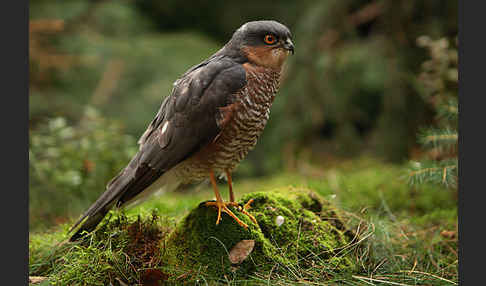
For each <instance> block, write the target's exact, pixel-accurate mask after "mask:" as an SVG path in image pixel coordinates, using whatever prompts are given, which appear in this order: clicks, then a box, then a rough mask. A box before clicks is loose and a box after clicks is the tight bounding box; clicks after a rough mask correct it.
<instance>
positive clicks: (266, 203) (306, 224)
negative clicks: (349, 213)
mask: <svg viewBox="0 0 486 286" xmlns="http://www.w3.org/2000/svg"><path fill="white" fill-rule="evenodd" d="M250 199H253V200H254V201H253V203H252V204H251V209H250V210H249V212H250V213H251V214H252V215H253V216H254V217H255V218H256V220H257V222H258V225H256V224H255V223H253V222H252V221H251V220H250V219H249V218H248V217H247V216H246V215H244V214H243V213H241V212H239V211H238V210H236V209H234V213H235V214H236V215H237V216H238V217H239V218H240V219H241V220H243V221H244V222H245V223H247V224H248V226H249V227H248V229H244V228H242V227H241V226H239V225H238V224H237V223H236V222H235V221H234V220H233V219H232V218H231V217H230V216H228V215H227V214H225V213H223V215H222V216H223V217H222V221H221V222H220V223H219V224H218V225H216V224H215V222H216V218H217V212H216V210H215V209H214V208H211V207H206V206H204V204H203V203H202V204H200V205H199V206H198V207H197V208H196V209H194V210H193V211H191V212H190V213H189V214H188V215H187V216H186V217H184V219H183V220H182V221H180V223H179V224H178V225H177V226H176V228H175V229H174V230H173V232H172V233H171V234H170V235H169V236H168V237H167V240H166V247H165V250H166V251H165V255H164V260H165V261H167V263H168V265H170V266H171V270H170V271H171V272H172V274H173V275H172V276H173V277H180V276H182V277H184V279H185V280H197V279H201V278H202V277H204V278H205V279H208V278H210V279H228V277H231V278H232V279H244V278H248V277H249V276H250V275H254V274H255V273H260V274H262V273H269V272H270V271H272V272H273V273H278V272H279V271H284V270H285V269H287V268H288V267H298V268H306V267H307V268H308V267H311V266H312V267H315V266H316V265H320V266H321V267H325V268H326V269H332V271H339V270H345V269H348V270H349V269H353V268H354V265H353V263H352V261H351V260H350V259H349V258H348V257H346V256H345V255H343V252H339V250H340V249H343V248H344V247H346V246H348V245H349V243H350V240H351V238H352V237H351V233H350V232H348V231H347V230H346V229H345V228H344V227H343V225H344V224H343V222H342V221H341V220H340V218H339V217H338V216H337V214H336V210H335V209H333V208H332V206H331V205H330V204H329V203H328V202H327V201H325V200H323V199H322V198H321V197H319V196H318V195H316V194H315V193H313V192H311V191H309V190H306V189H290V190H289V189H287V188H285V189H282V190H275V191H269V192H254V193H249V194H246V195H244V196H243V197H242V198H241V200H240V204H245V203H246V202H248V201H249V200H250ZM277 216H282V217H283V218H284V223H283V224H282V225H280V226H278V225H277V224H276V218H277ZM241 240H254V241H255V246H254V248H253V251H252V252H251V253H250V255H249V257H248V258H247V259H245V260H244V261H243V262H241V263H240V264H237V265H234V264H233V265H232V264H231V262H230V260H229V258H228V254H229V252H230V250H231V249H232V248H233V247H234V246H235V245H236V244H237V243H238V242H239V241H241ZM263 275H264V274H263Z"/></svg>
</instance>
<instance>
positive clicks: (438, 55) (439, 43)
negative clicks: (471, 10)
mask: <svg viewBox="0 0 486 286" xmlns="http://www.w3.org/2000/svg"><path fill="white" fill-rule="evenodd" d="M417 43H418V45H419V46H421V47H424V48H427V50H428V52H429V56H430V58H429V59H428V60H427V61H425V62H424V63H423V64H422V72H421V74H420V75H419V77H418V79H419V82H420V83H421V84H422V85H423V96H424V98H425V99H426V100H427V102H428V103H429V104H430V105H431V106H432V107H433V108H434V109H435V111H436V120H435V122H434V126H431V127H427V128H422V129H421V130H420V132H419V134H418V140H419V143H420V144H421V145H422V147H423V148H425V149H427V150H429V153H428V154H426V155H427V158H425V159H424V160H423V161H422V162H412V163H411V171H410V176H409V182H410V184H421V183H423V182H425V181H430V182H434V183H437V184H441V185H443V186H445V187H449V188H457V179H458V168H457V150H458V115H459V111H458V105H457V103H458V100H457V97H458V94H457V88H458V56H457V49H456V48H454V47H449V45H450V44H449V41H448V40H447V39H445V38H442V39H439V40H436V41H433V40H432V39H430V38H429V37H426V36H423V37H420V38H418V40H417Z"/></svg>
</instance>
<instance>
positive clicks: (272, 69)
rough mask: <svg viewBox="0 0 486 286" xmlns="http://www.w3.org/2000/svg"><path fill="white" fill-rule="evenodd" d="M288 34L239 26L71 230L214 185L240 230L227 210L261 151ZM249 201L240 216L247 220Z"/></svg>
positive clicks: (187, 79) (184, 82)
mask: <svg viewBox="0 0 486 286" xmlns="http://www.w3.org/2000/svg"><path fill="white" fill-rule="evenodd" d="M291 38H292V36H291V33H290V31H289V29H288V28H287V27H286V26H284V25H283V24H281V23H278V22H276V21H252V22H248V23H246V24H244V25H242V26H241V27H240V28H239V29H237V30H236V31H235V32H234V33H233V36H232V38H231V39H230V41H228V42H227V43H226V44H225V45H224V46H223V47H222V48H221V49H220V50H219V51H217V52H216V53H215V54H213V55H212V56H210V57H209V58H208V59H206V60H205V61H203V62H201V63H200V64H198V65H195V66H193V67H191V68H190V69H189V70H188V71H186V72H185V73H184V74H183V75H182V76H181V77H180V78H179V79H178V80H176V81H175V83H174V85H173V89H172V91H171V93H170V95H169V96H167V97H166V98H165V99H164V101H163V102H162V105H161V107H160V109H159V111H158V112H157V115H156V116H155V118H154V119H153V121H152V122H151V123H150V124H149V126H148V128H147V130H146V131H145V132H144V133H143V135H142V136H141V138H140V140H139V141H138V143H139V150H138V152H137V153H136V154H135V155H134V157H133V158H132V160H131V161H130V162H129V163H128V165H127V166H126V167H125V168H124V169H123V170H122V171H121V172H120V173H119V174H118V175H117V176H115V177H114V178H113V179H112V180H111V181H110V182H109V183H108V185H107V187H106V190H105V192H104V193H103V194H102V195H101V196H100V197H99V198H98V199H97V200H96V201H95V202H94V203H93V205H91V206H90V207H89V208H88V210H87V211H86V212H85V213H84V214H83V215H82V216H81V218H80V219H79V220H78V221H77V222H76V223H75V225H74V226H73V227H72V228H71V231H72V230H73V229H75V228H76V227H77V226H78V225H79V224H81V223H82V224H81V227H80V228H79V229H78V230H77V231H76V232H75V233H74V235H73V236H72V237H71V240H72V241H73V240H76V239H77V238H79V237H80V236H81V235H82V234H81V233H82V231H84V230H86V231H92V230H93V229H94V228H95V227H96V225H97V224H98V223H99V222H100V221H101V220H102V219H103V217H104V216H105V215H106V213H107V212H108V211H109V210H110V209H111V208H112V207H114V206H115V207H121V206H124V205H128V204H129V203H133V202H137V201H140V200H141V199H143V198H146V197H147V195H149V194H152V193H154V192H156V191H158V190H164V191H167V190H174V189H176V188H177V187H178V186H179V185H180V184H186V183H190V182H194V181H199V180H203V179H206V178H208V177H209V178H210V180H211V183H212V186H213V189H214V193H215V195H216V201H215V202H207V203H206V205H207V206H215V207H216V208H217V209H218V218H217V220H216V224H218V223H219V221H220V220H221V212H225V213H227V214H228V215H230V216H231V217H233V219H235V220H236V222H237V223H239V224H240V225H241V226H243V227H247V225H246V224H245V223H244V222H242V221H241V220H239V219H238V218H237V217H236V216H235V215H234V213H233V212H232V211H231V210H230V209H229V208H228V207H230V206H238V204H237V203H236V202H235V198H234V194H233V190H232V181H231V172H232V171H233V170H234V169H235V167H236V166H237V165H238V163H239V162H240V161H241V160H242V159H243V158H244V157H245V156H246V154H247V153H248V151H250V150H251V149H252V148H253V147H254V146H255V144H256V142H257V138H258V136H259V135H260V134H261V133H262V131H263V128H264V127H265V124H266V123H267V120H268V118H269V113H270V107H271V105H272V102H273V100H274V97H275V93H276V92H277V89H278V87H279V80H280V75H281V69H282V65H283V63H284V62H285V60H286V59H287V57H288V55H289V54H290V53H292V54H293V53H294V45H293V43H292V39H291ZM215 174H216V175H219V174H224V175H226V177H227V179H228V185H229V195H230V200H229V202H224V201H223V199H222V198H221V195H220V194H219V192H218V189H217V186H216V180H215ZM250 203H251V200H250V201H249V202H248V203H247V204H246V205H245V206H244V207H239V208H237V209H238V210H239V211H241V212H243V213H245V214H246V215H248V216H249V217H250V219H251V220H252V221H254V222H255V223H256V221H255V218H254V217H253V216H252V215H251V214H249V213H248V212H247V209H248V207H249V204H250Z"/></svg>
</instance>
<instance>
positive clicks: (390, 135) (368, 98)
mask: <svg viewBox="0 0 486 286" xmlns="http://www.w3.org/2000/svg"><path fill="white" fill-rule="evenodd" d="M457 9H458V7H457V1H452V0H446V1H444V0H428V1H421V0H395V1H384V0H381V1H380V0H376V1H372V0H328V1H311V0H302V1H292V0H282V1H278V2H276V1H257V0H248V1H243V2H235V1H223V0H211V1H209V0H200V1H176V0H166V1H156V0H145V1H133V0H125V1H123V0H119V1H109V0H72V1H61V0H33V1H30V8H29V13H30V30H29V53H30V54H29V57H30V61H29V62H30V72H29V84H30V86H29V135H30V136H29V140H30V142H29V178H30V180H29V186H30V190H29V192H30V198H29V201H30V228H31V229H35V228H36V227H39V226H45V225H49V224H52V223H56V222H61V221H62V220H65V219H66V218H67V217H76V216H78V215H79V214H80V213H81V212H82V211H83V210H84V209H85V208H86V207H87V206H88V205H89V204H90V203H92V202H93V201H94V199H96V198H97V197H98V195H99V194H100V193H101V192H102V191H103V190H104V187H105V184H106V183H107V182H108V180H109V179H110V178H111V177H112V176H113V175H115V174H116V173H117V172H118V171H119V170H120V169H121V168H122V167H124V166H125V164H126V163H127V162H128V161H129V159H130V158H131V156H132V155H133V154H134V153H135V152H136V150H137V145H136V141H137V140H138V138H139V137H140V136H141V134H142V133H143V131H144V130H145V128H146V127H147V125H148V124H149V123H150V121H151V120H152V119H153V117H154V116H155V114H156V112H157V110H158V109H159V106H160V104H161V102H162V100H163V99H164V97H165V96H167V95H168V94H169V92H170V90H171V88H172V83H173V82H174V81H175V80H176V79H177V78H178V77H179V76H180V75H181V74H182V73H184V72H185V71H186V70H187V69H188V68H190V67H191V66H192V65H195V64H197V63H199V62H200V61H202V60H204V59H205V58H206V57H208V56H210V55H211V54H212V53H214V52H216V51H217V50H218V49H219V48H220V47H221V46H222V45H223V44H224V43H225V42H226V41H227V40H228V39H229V38H230V37H231V35H232V33H233V32H234V30H235V29H237V28H238V27H239V26H240V25H241V24H243V23H244V22H246V21H250V20H258V19H274V20H277V21H279V22H281V23H284V24H286V25H287V26H288V27H289V28H290V29H291V31H292V33H293V38H294V43H295V46H296V52H295V55H294V56H293V57H291V58H290V60H289V63H288V65H287V69H286V74H285V77H284V80H283V83H282V86H281V89H280V91H279V93H278V95H277V98H276V100H275V102H274V105H273V107H272V111H271V116H270V121H269V122H268V125H267V127H266V129H265V132H264V133H263V135H262V137H261V138H260V140H259V142H258V144H257V146H256V148H255V149H254V150H253V151H252V152H251V153H250V154H249V156H248V158H247V159H246V160H245V161H244V162H243V164H242V165H241V166H240V167H239V169H238V171H237V172H236V173H235V177H236V178H245V177H247V178H248V177H258V176H266V175H271V174H274V173H276V172H280V171H283V170H285V171H291V172H300V171H302V170H308V169H309V168H311V167H310V166H313V165H323V164H330V163H332V162H336V161H338V160H340V159H342V158H357V157H360V156H364V155H366V156H371V157H375V158H377V159H379V160H383V161H386V162H389V163H394V164H403V163H404V162H407V161H409V160H412V159H417V160H419V159H420V158H422V157H423V156H424V155H426V154H424V151H423V150H422V148H421V146H420V145H419V144H418V142H417V133H418V131H419V129H420V128H421V127H422V126H428V125H433V124H435V123H436V120H437V117H436V115H437V111H436V108H435V107H434V100H433V99H432V100H430V98H429V97H427V96H426V95H430V94H429V93H430V92H429V91H430V86H433V87H434V88H435V89H434V90H447V91H448V92H449V93H450V94H452V96H453V97H454V96H456V97H457V70H456V73H452V74H449V76H446V78H445V79H444V80H439V79H438V78H437V77H432V78H431V77H427V78H425V81H424V77H423V76H420V75H421V73H422V72H423V69H424V66H423V63H424V62H426V61H427V59H429V58H430V57H431V55H430V53H429V52H430V51H431V53H432V54H433V53H434V51H435V53H436V54H437V53H439V54H440V55H442V54H446V55H447V57H448V58H447V63H446V66H445V68H444V69H445V72H446V73H447V71H448V69H449V68H448V67H449V66H448V65H449V64H451V65H454V64H455V65H457V51H456V47H457V42H456V41H457V37H456V36H457V33H458V31H457ZM421 36H427V37H425V38H424V37H422V38H421V39H422V44H420V41H419V43H418V42H417V39H419V38H420V37H421ZM440 39H443V40H442V41H437V42H434V41H435V40H440ZM424 41H425V42H427V43H432V42H433V43H436V45H435V48H434V47H432V48H431V49H430V51H429V50H427V49H425V48H424V47H425V46H426V44H424ZM444 51H445V52H444ZM441 52H442V53H441ZM440 55H439V57H438V58H439V59H438V60H439V62H445V61H446V60H441V59H442V58H441V56H440ZM450 55H452V56H450ZM454 55H455V57H454ZM449 56H450V57H449ZM425 68H427V67H425ZM441 72H443V70H441ZM428 88H429V89H428Z"/></svg>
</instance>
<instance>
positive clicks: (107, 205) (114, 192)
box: [69, 169, 180, 241]
mask: <svg viewBox="0 0 486 286" xmlns="http://www.w3.org/2000/svg"><path fill="white" fill-rule="evenodd" d="M132 174H133V171H132V170H131V169H125V170H123V171H122V172H120V174H118V176H116V177H115V178H113V179H112V180H111V182H110V183H108V185H107V189H106V191H105V192H104V193H103V194H102V195H101V196H100V197H99V198H98V199H97V200H96V201H95V202H94V203H93V205H91V206H90V207H89V209H88V210H87V211H86V212H85V213H84V214H83V215H82V216H81V218H80V219H79V220H78V221H77V222H76V223H75V224H74V226H73V227H71V229H70V230H69V232H71V231H73V230H74V229H75V228H76V227H77V226H78V225H80V224H81V227H79V229H78V230H77V231H76V232H75V233H74V234H73V235H72V236H71V238H70V239H69V240H70V241H76V240H77V239H79V238H80V237H82V236H83V232H84V231H87V232H91V231H93V230H94V229H95V228H96V226H97V225H98V224H99V223H100V222H101V220H103V218H104V217H105V215H106V214H107V213H108V211H110V209H111V208H113V206H115V205H116V207H121V206H134V205H136V204H138V203H140V202H142V201H144V200H145V199H147V198H148V197H150V196H151V195H152V194H154V193H159V194H160V193H162V192H170V191H173V190H175V189H177V187H178V186H179V184H180V181H179V180H178V179H177V177H176V176H174V174H173V172H171V171H169V172H167V173H164V174H162V175H159V176H157V177H158V178H155V177H154V175H153V173H146V175H147V177H149V179H148V180H147V179H146V178H145V176H139V177H137V178H135V177H134V176H133V175H132Z"/></svg>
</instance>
